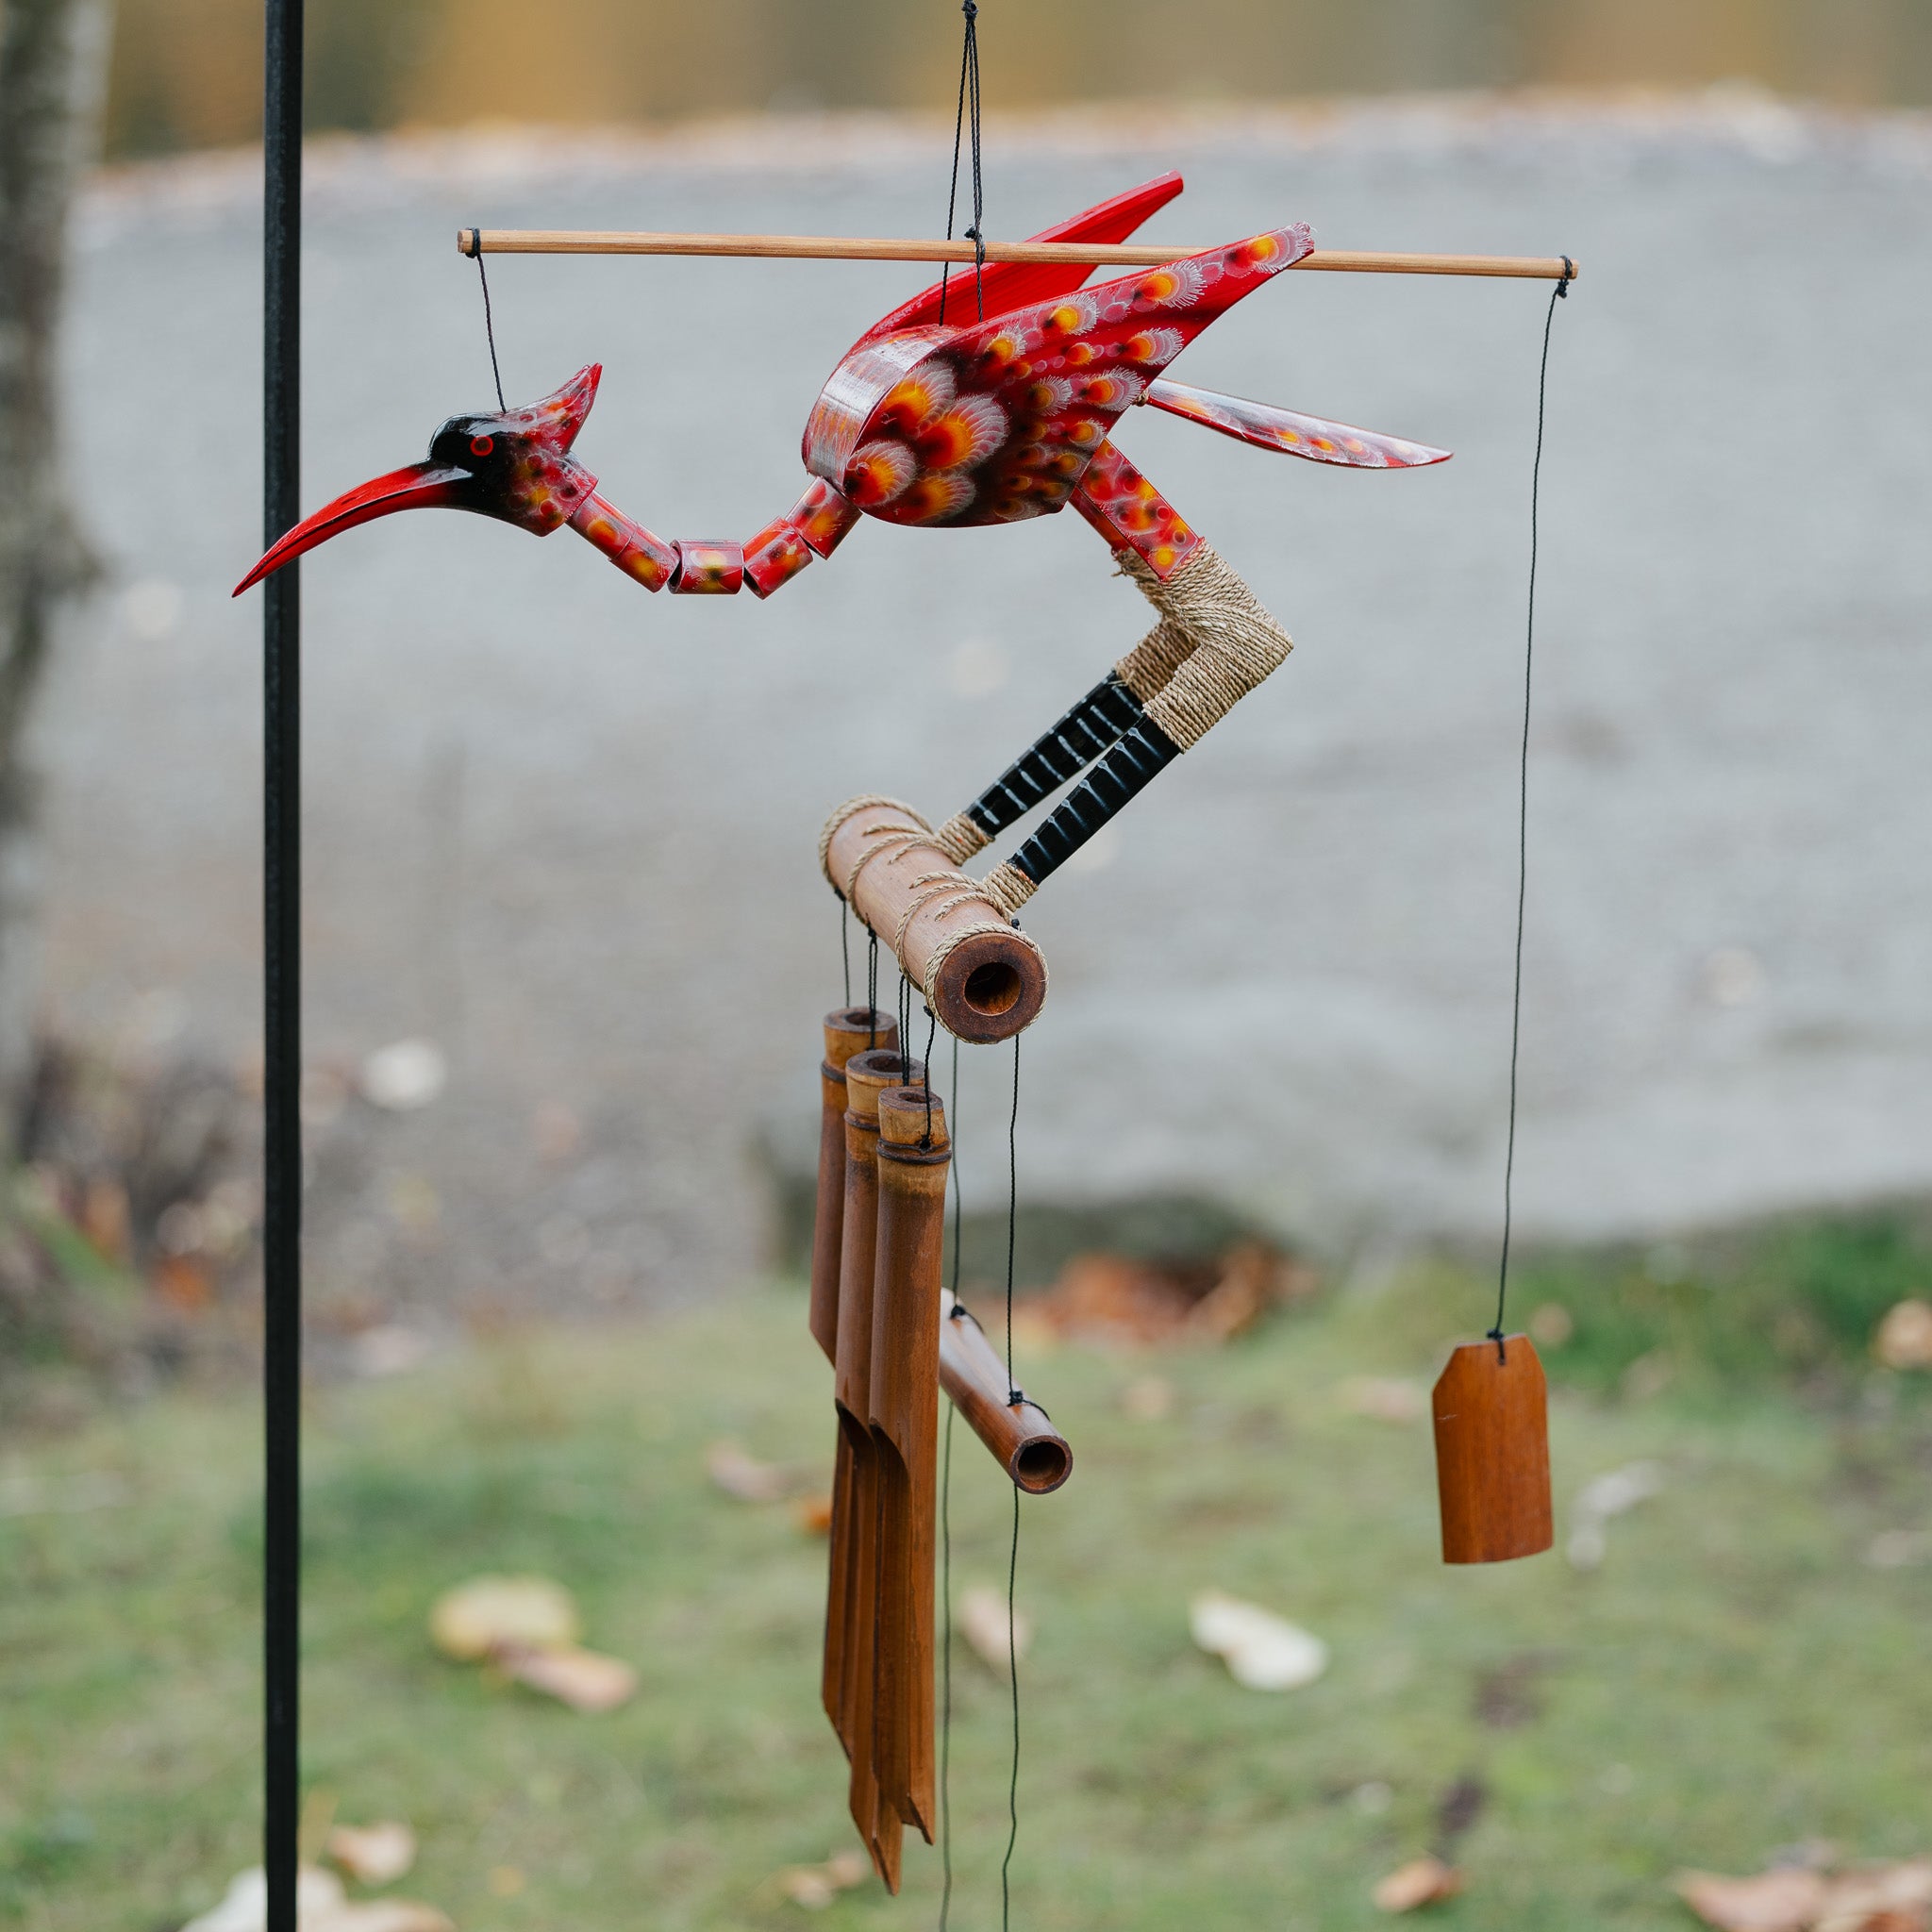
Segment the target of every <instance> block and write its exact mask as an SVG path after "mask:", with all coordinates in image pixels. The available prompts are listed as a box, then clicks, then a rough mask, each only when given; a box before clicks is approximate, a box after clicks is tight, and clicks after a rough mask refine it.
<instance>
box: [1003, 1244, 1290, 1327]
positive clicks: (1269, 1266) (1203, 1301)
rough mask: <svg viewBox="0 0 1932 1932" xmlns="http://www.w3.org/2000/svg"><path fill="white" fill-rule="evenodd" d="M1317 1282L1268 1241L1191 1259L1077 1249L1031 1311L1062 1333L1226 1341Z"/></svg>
mask: <svg viewBox="0 0 1932 1932" xmlns="http://www.w3.org/2000/svg"><path fill="white" fill-rule="evenodd" d="M1316 1285H1317V1284H1316V1277H1315V1275H1314V1274H1313V1272H1312V1271H1311V1270H1310V1269H1308V1268H1306V1267H1304V1266H1302V1265H1301V1264H1299V1263H1297V1262H1294V1261H1291V1260H1290V1259H1289V1258H1288V1257H1286V1256H1284V1255H1282V1254H1281V1253H1280V1252H1278V1251H1277V1250H1276V1249H1274V1248H1272V1247H1269V1246H1268V1245H1267V1244H1266V1243H1265V1242H1261V1241H1237V1242H1236V1243H1235V1244H1234V1245H1233V1246H1232V1247H1229V1248H1228V1249H1226V1250H1225V1251H1224V1253H1223V1254H1221V1255H1219V1256H1216V1257H1211V1258H1207V1259H1197V1260H1185V1261H1150V1260H1140V1259H1135V1258H1132V1257H1127V1256H1124V1255H1109V1254H1085V1255H1075V1256H1074V1257H1073V1258H1072V1259H1071V1260H1070V1261H1068V1262H1067V1264H1066V1266H1065V1267H1064V1268H1063V1269H1062V1270H1061V1271H1060V1275H1059V1279H1058V1281H1057V1282H1056V1283H1055V1284H1054V1286H1053V1288H1052V1290H1051V1291H1049V1292H1048V1293H1046V1294H1044V1295H1041V1296H1039V1297H1038V1298H1036V1299H1035V1300H1034V1301H1032V1302H1031V1303H1029V1304H1028V1307H1027V1310H1026V1314H1027V1319H1028V1320H1029V1322H1035V1323H1038V1324H1040V1325H1041V1327H1042V1328H1043V1329H1045V1330H1047V1331H1048V1332H1050V1333H1052V1334H1054V1335H1056V1336H1058V1337H1063V1338H1068V1339H1072V1340H1077V1341H1091V1342H1098V1343H1101V1344H1103V1345H1106V1346H1113V1347H1127V1348H1145V1347H1153V1346H1158V1345H1160V1344H1162V1343H1166V1342H1172V1341H1210V1342H1221V1341H1229V1340H1230V1339H1232V1338H1233V1337H1234V1336H1237V1335H1240V1334H1242V1333H1244V1332H1245V1331H1246V1330H1247V1329H1249V1328H1251V1327H1252V1326H1253V1325H1254V1324H1255V1323H1256V1322H1257V1321H1258V1320H1259V1319H1260V1318H1261V1316H1262V1315H1263V1314H1265V1313H1266V1312H1267V1310H1268V1309H1269V1308H1270V1307H1274V1306H1275V1305H1276V1304H1277V1303H1281V1302H1290V1301H1297V1300H1300V1299H1302V1298H1304V1297H1305V1296H1307V1295H1308V1294H1311V1293H1312V1292H1313V1291H1314V1290H1315V1287H1316Z"/></svg>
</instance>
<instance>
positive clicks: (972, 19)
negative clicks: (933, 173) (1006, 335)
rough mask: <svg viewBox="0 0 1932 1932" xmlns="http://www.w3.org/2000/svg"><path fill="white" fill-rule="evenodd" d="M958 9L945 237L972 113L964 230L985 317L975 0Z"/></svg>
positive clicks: (947, 270) (945, 272)
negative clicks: (960, 21)
mask: <svg viewBox="0 0 1932 1932" xmlns="http://www.w3.org/2000/svg"><path fill="white" fill-rule="evenodd" d="M959 10H960V12H962V13H963V14H964V15H965V16H966V39H965V43H964V45H962V46H961V47H960V49H959V105H958V108H957V109H956V111H955V113H954V115H953V183H952V187H951V188H950V189H949V190H948V191H947V193H946V240H947V241H948V242H950V241H951V240H952V239H953V220H954V211H955V209H956V208H957V206H958V199H959V136H960V133H961V131H962V130H963V128H964V127H965V125H966V123H967V120H968V117H969V116H970V117H971V121H972V126H973V225H972V226H971V227H970V228H968V229H967V230H966V233H967V235H968V237H969V238H970V239H971V241H972V242H973V296H974V306H975V307H976V308H977V309H978V311H979V320H980V321H981V322H984V321H985V320H986V289H985V283H984V279H983V278H984V276H985V275H986V237H985V235H984V234H982V233H981V232H980V215H981V213H982V206H981V184H980V176H979V8H977V7H976V6H975V5H974V0H963V4H962V5H961V7H960V9H959ZM952 275H953V264H952V263H951V262H950V261H949V262H947V263H946V265H945V266H944V267H943V268H942V269H941V271H940V320H941V322H944V321H945V319H946V289H947V285H948V283H949V282H950V281H951V279H952Z"/></svg>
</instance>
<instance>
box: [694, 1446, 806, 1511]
mask: <svg viewBox="0 0 1932 1932" xmlns="http://www.w3.org/2000/svg"><path fill="white" fill-rule="evenodd" d="M705 1474H707V1475H708V1476H709V1477H710V1478H711V1480H712V1481H713V1482H714V1483H716V1484H717V1486H718V1487H719V1488H720V1489H721V1490H723V1491H724V1493H725V1494H726V1495H727V1496H736V1497H737V1498H738V1500H739V1501H740V1502H741V1503H776V1502H780V1501H782V1500H783V1499H784V1496H785V1493H786V1491H788V1490H789V1489H790V1488H791V1477H790V1476H788V1475H787V1474H786V1473H785V1472H784V1471H783V1470H782V1469H780V1468H779V1467H778V1466H777V1465H776V1464H775V1463H772V1462H760V1461H758V1458H757V1457H754V1456H748V1455H746V1453H745V1451H744V1449H743V1446H742V1445H741V1444H740V1443H737V1442H731V1441H724V1442H713V1443H712V1444H711V1446H710V1447H709V1448H708V1449H707V1450H706V1451H705Z"/></svg>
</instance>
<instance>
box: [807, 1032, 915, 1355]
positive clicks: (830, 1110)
mask: <svg viewBox="0 0 1932 1932" xmlns="http://www.w3.org/2000/svg"><path fill="white" fill-rule="evenodd" d="M824 1036H825V1057H824V1059H823V1060H821V1061H820V1062H819V1191H818V1198H817V1203H816V1206H815V1208H814V1210H813V1214H812V1229H811V1316H810V1322H811V1332H812V1339H813V1340H814V1341H816V1342H817V1343H818V1345H819V1346H820V1347H821V1348H822V1349H824V1352H825V1359H826V1360H827V1361H829V1362H835V1363H836V1362H837V1360H838V1359H839V1249H840V1244H841V1236H842V1234H843V1232H844V1226H845V1063H846V1061H847V1060H849V1059H850V1058H852V1056H853V1055H854V1054H856V1053H862V1052H864V1051H865V1049H866V1048H868V1047H874V1046H882V1047H886V1048H889V1049H891V1050H894V1051H896V1049H897V1047H898V1044H899V1023H898V1022H897V1021H896V1020H895V1019H893V1018H892V1016H891V1014H890V1013H882V1012H880V1011H879V1010H878V1008H876V1007H841V1008H838V1010H837V1011H836V1012H831V1013H827V1014H826V1015H825V1019H824Z"/></svg>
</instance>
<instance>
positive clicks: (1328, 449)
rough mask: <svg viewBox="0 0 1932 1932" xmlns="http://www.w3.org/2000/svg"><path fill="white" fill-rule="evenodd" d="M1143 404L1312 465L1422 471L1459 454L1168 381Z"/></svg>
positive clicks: (1151, 389)
mask: <svg viewBox="0 0 1932 1932" xmlns="http://www.w3.org/2000/svg"><path fill="white" fill-rule="evenodd" d="M1141 400H1142V401H1143V402H1148V403H1152V404H1153V405H1154V407H1155V408H1157V409H1165V410H1166V411H1167V412H1168V414H1169V415H1171V416H1183V417H1185V418H1186V419H1187V420H1188V421H1189V422H1190V423H1204V424H1206V425H1207V426H1208V428H1209V429H1218V430H1220V432H1221V433H1222V435H1224V436H1233V437H1238V438H1240V440H1241V441H1242V442H1251V443H1253V444H1254V445H1255V447H1256V448H1257V449H1272V450H1274V451H1275V452H1276V454H1278V455H1281V456H1289V457H1306V458H1307V459H1308V460H1309V461H1310V462H1312V463H1340V464H1342V465H1343V466H1345V467H1346V468H1348V469H1351V470H1419V469H1421V468H1423V467H1424V465H1425V464H1428V463H1443V462H1447V461H1448V460H1449V458H1450V457H1451V456H1452V455H1453V454H1454V452H1453V451H1451V450H1446V449H1433V448H1431V447H1430V445H1429V444H1427V443H1425V442H1408V441H1405V440H1404V439H1403V438H1401V437H1399V436H1383V435H1381V434H1379V433H1378V432H1377V431H1375V430H1374V429H1357V428H1355V427H1353V426H1352V425H1349V424H1347V423H1330V422H1328V421H1326V420H1325V419H1324V418H1323V417H1321V416H1304V415H1301V414H1299V413H1297V412H1296V411H1295V410H1293V409H1277V408H1275V407H1274V405H1273V404H1272V403H1251V402H1249V401H1248V400H1247V398H1246V397H1245V396H1224V395H1217V394H1216V393H1215V391H1213V390H1211V389H1193V388H1191V387H1190V386H1189V385H1188V384H1187V383H1185V382H1169V381H1167V380H1166V379H1165V378H1163V379H1162V380H1160V381H1158V382H1151V383H1149V384H1148V385H1147V393H1146V394H1145V395H1144V396H1143V397H1142V398H1141Z"/></svg>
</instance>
